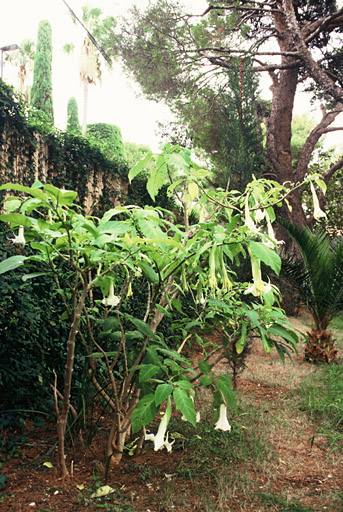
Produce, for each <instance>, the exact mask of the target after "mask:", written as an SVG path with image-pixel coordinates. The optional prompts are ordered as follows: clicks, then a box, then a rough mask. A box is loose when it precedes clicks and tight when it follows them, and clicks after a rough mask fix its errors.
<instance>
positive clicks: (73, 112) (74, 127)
mask: <svg viewBox="0 0 343 512" xmlns="http://www.w3.org/2000/svg"><path fill="white" fill-rule="evenodd" d="M67 131H68V132H73V133H81V126H80V123H79V110H78V106H77V101H76V99H75V98H70V99H69V101H68V118H67Z"/></svg>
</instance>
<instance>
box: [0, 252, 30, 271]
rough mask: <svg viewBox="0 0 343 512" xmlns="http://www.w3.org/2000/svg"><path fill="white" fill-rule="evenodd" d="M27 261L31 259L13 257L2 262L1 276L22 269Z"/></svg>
mask: <svg viewBox="0 0 343 512" xmlns="http://www.w3.org/2000/svg"><path fill="white" fill-rule="evenodd" d="M27 259H29V258H28V257H27V256H11V257H10V258H7V260H3V261H1V262H0V274H4V273H5V272H9V271H10V270H14V269H16V268H18V267H21V266H22V265H24V263H25V261H26V260H27Z"/></svg>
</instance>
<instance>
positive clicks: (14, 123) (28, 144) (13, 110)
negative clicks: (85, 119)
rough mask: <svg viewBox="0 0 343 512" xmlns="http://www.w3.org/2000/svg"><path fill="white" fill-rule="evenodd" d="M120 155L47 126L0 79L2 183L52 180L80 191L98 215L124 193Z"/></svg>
mask: <svg viewBox="0 0 343 512" xmlns="http://www.w3.org/2000/svg"><path fill="white" fill-rule="evenodd" d="M127 173H128V166H127V163H126V161H125V160H124V158H123V157H122V155H118V156H113V157H112V158H110V159H109V158H106V157H105V156H104V155H103V153H102V152H101V150H100V149H99V147H97V146H96V145H95V144H92V142H91V141H89V140H86V139H85V138H84V137H82V136H77V135H75V134H71V133H67V132H62V131H58V130H55V129H53V130H52V129H51V125H49V124H48V123H46V122H45V118H44V115H43V114H38V113H37V112H33V111H32V110H30V108H29V106H28V105H27V104H26V103H25V102H23V101H22V100H21V99H20V98H19V97H18V96H17V95H15V94H14V92H13V89H12V88H11V87H10V86H8V85H7V84H5V83H4V82H3V81H2V80H1V79H0V183H1V184H3V183H7V182H15V183H21V184H22V185H28V186H30V185H32V183H34V181H36V180H40V181H41V182H43V183H46V182H48V183H52V184H53V185H55V186H57V187H64V188H66V189H72V190H77V191H78V201H79V204H80V205H81V206H82V207H83V208H84V210H85V211H86V212H87V213H90V214H93V215H94V214H101V213H102V212H103V211H104V210H106V209H108V208H111V207H113V206H114V205H116V204H118V203H119V202H120V201H121V198H122V196H126V195H127Z"/></svg>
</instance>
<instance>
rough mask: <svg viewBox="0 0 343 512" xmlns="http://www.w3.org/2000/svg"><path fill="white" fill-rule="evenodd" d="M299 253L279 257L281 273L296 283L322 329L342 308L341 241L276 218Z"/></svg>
mask: <svg viewBox="0 0 343 512" xmlns="http://www.w3.org/2000/svg"><path fill="white" fill-rule="evenodd" d="M280 224H281V225H282V226H283V227H284V228H285V229H286V230H287V231H288V233H289V234H290V236H291V237H292V239H293V241H294V242H295V243H296V246H297V247H298V249H299V253H300V257H299V255H296V254H293V255H283V256H282V261H283V265H282V274H283V275H284V276H285V277H287V279H289V280H291V281H292V283H293V284H294V285H295V286H296V288H297V290H298V292H299V294H300V296H301V298H302V299H303V300H304V302H306V304H307V306H308V308H309V310H310V312H311V314H312V316H313V319H314V322H315V325H316V328H317V329H326V328H327V326H328V325H329V323H330V322H331V320H332V318H333V317H334V316H335V315H337V313H338V312H340V311H342V310H343V240H342V239H341V240H339V239H338V240H335V241H332V240H330V238H329V236H328V235H327V233H326V232H325V231H324V230H317V231H316V232H314V233H313V232H312V231H311V230H310V229H309V228H307V227H305V226H300V225H295V224H291V223H289V222H285V221H280Z"/></svg>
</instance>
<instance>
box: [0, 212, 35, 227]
mask: <svg viewBox="0 0 343 512" xmlns="http://www.w3.org/2000/svg"><path fill="white" fill-rule="evenodd" d="M0 220H2V221H4V222H10V223H11V225H12V226H14V227H15V226H24V228H30V227H31V226H32V222H31V220H30V219H29V218H28V217H26V215H24V214H23V213H3V214H1V215H0Z"/></svg>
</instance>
